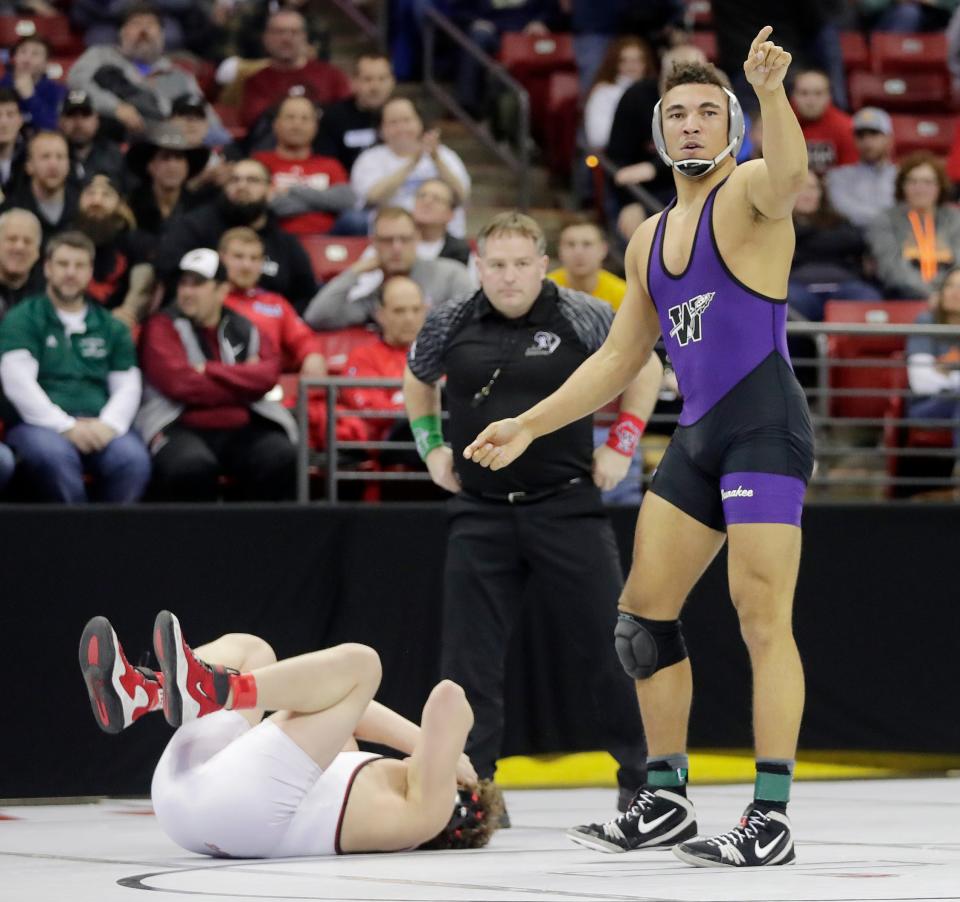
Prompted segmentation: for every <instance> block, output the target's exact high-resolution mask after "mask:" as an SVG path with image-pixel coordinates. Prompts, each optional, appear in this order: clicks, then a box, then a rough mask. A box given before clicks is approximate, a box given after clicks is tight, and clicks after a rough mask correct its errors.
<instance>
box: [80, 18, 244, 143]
mask: <svg viewBox="0 0 960 902" xmlns="http://www.w3.org/2000/svg"><path fill="white" fill-rule="evenodd" d="M163 52H164V39H163V29H162V25H161V21H160V16H159V14H158V13H157V12H156V11H154V9H153V8H152V7H150V6H143V5H140V4H134V5H132V6H129V7H127V9H126V11H125V12H124V14H123V23H122V25H121V26H120V43H119V46H112V45H102V46H94V47H90V48H88V49H87V51H86V52H85V53H84V54H83V55H82V56H81V57H80V58H79V59H78V60H77V61H76V62H75V63H74V64H73V66H72V67H71V69H70V75H69V76H68V79H67V81H68V84H69V85H70V87H71V88H72V89H75V90H82V91H86V92H87V93H88V94H89V95H90V98H91V99H92V100H93V106H94V108H95V109H96V111H97V112H98V113H99V114H100V115H101V116H111V117H113V118H114V119H116V120H118V121H119V122H120V123H121V124H122V125H123V126H124V127H125V128H126V129H127V132H128V133H129V134H131V135H134V136H136V135H141V134H143V132H144V131H145V130H146V127H147V124H148V123H150V122H153V123H157V122H159V121H161V120H163V119H166V118H167V117H168V116H169V115H170V110H171V106H172V104H173V101H174V100H175V99H176V98H177V97H180V96H181V95H182V94H200V93H201V91H200V86H199V85H198V84H197V80H196V78H194V76H193V75H191V74H190V73H189V72H186V71H184V70H183V69H181V68H178V67H177V66H174V64H173V63H172V62H171V61H170V59H169V58H168V57H166V56H164V55H163ZM208 115H209V118H210V127H211V128H212V129H216V130H218V131H220V132H222V133H223V134H228V133H227V132H226V130H225V129H224V128H223V123H222V122H220V118H219V117H218V116H217V114H216V113H215V112H214V111H213V109H212V108H211V109H210V110H209V112H208Z"/></svg>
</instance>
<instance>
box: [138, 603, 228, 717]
mask: <svg viewBox="0 0 960 902" xmlns="http://www.w3.org/2000/svg"><path fill="white" fill-rule="evenodd" d="M153 650H154V652H155V653H156V656H157V660H158V661H159V662H160V667H161V669H162V670H163V685H164V693H163V714H164V717H166V718H167V723H169V724H170V726H172V727H179V726H180V724H182V723H183V722H184V721H187V720H196V719H197V718H198V717H204V716H205V715H207V714H212V713H213V712H214V711H219V710H220V709H221V708H223V707H225V706H226V704H227V699H228V698H229V697H230V689H231V686H232V681H231V677H233V678H234V679H235V678H236V677H237V676H238V674H237V671H235V670H232V669H230V668H227V667H222V666H220V665H219V664H218V665H211V664H207V663H206V662H205V661H201V660H200V659H199V658H198V657H197V656H196V655H195V654H194V653H193V650H192V649H191V648H190V646H189V645H187V643H186V642H184V640H183V633H182V632H181V630H180V621H179V620H177V618H176V617H175V616H174V615H173V614H171V613H170V612H169V611H161V612H160V613H159V614H157V619H156V622H155V623H154V626H153Z"/></svg>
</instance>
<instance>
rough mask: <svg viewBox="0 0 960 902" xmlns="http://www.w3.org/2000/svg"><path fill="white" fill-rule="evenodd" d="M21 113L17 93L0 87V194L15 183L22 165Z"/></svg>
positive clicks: (7, 190) (4, 192)
mask: <svg viewBox="0 0 960 902" xmlns="http://www.w3.org/2000/svg"><path fill="white" fill-rule="evenodd" d="M22 128H23V114H22V113H21V112H20V104H19V102H18V100H17V95H16V94H14V93H13V91H11V90H10V89H9V88H0V196H4V195H6V194H7V193H8V192H9V191H10V190H11V189H12V188H13V187H14V186H15V184H16V182H17V179H18V177H19V175H20V170H21V168H22V166H23V159H22V158H23V147H24V141H23V135H22V134H21V131H20V130H21V129H22Z"/></svg>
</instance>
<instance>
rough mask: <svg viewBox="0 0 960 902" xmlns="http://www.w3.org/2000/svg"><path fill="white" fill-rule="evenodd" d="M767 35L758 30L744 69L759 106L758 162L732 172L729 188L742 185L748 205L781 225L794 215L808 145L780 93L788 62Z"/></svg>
mask: <svg viewBox="0 0 960 902" xmlns="http://www.w3.org/2000/svg"><path fill="white" fill-rule="evenodd" d="M772 31H773V29H772V28H771V27H770V26H769V25H766V26H764V27H763V28H762V29H761V30H760V33H759V34H758V35H757V36H756V38H754V40H753V43H752V44H751V45H750V51H749V53H748V55H747V59H746V61H745V62H744V64H743V72H744V75H746V77H747V81H749V82H750V84H751V85H752V86H753V89H754V91H755V92H756V94H757V99H758V100H759V101H760V115H761V117H762V119H763V159H762V160H755V161H752V162H749V163H745V164H743V165H742V166H739V167H737V169H736V170H735V171H734V174H733V175H732V176H731V178H730V183H731V187H734V186H737V187H739V186H742V188H743V190H744V191H745V193H746V199H747V201H748V202H749V204H750V206H751V207H752V208H753V210H755V211H756V212H758V213H759V214H761V215H762V216H763V217H764V218H765V219H767V220H780V219H787V218H788V217H789V216H790V214H791V213H792V212H793V205H794V202H795V201H796V199H797V195H798V194H799V193H800V189H801V188H802V187H803V183H804V180H805V179H806V177H807V143H806V141H805V140H804V137H803V132H802V131H801V129H800V123H799V122H798V121H797V117H796V114H795V113H794V112H793V108H792V107H791V106H790V102H789V100H787V95H786V92H785V91H784V89H783V79H784V76H785V75H786V74H787V69H788V68H789V66H790V63H791V61H792V59H793V57H791V55H790V54H789V53H788V52H787V51H786V50H784V49H783V48H782V47H780V46H778V45H777V44H774V43H773V42H772V41H769V40H767V38H769V36H770V34H771V32H772Z"/></svg>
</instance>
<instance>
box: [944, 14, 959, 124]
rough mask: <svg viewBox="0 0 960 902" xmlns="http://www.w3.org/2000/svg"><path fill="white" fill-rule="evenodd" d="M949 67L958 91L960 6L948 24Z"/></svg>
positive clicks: (955, 88) (954, 86)
mask: <svg viewBox="0 0 960 902" xmlns="http://www.w3.org/2000/svg"><path fill="white" fill-rule="evenodd" d="M947 68H948V69H949V70H950V80H951V81H952V83H953V90H954V92H955V93H956V92H957V91H960V6H958V7H957V8H956V9H955V10H954V11H953V15H951V16H950V23H949V24H948V25H947ZM954 143H956V142H954Z"/></svg>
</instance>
